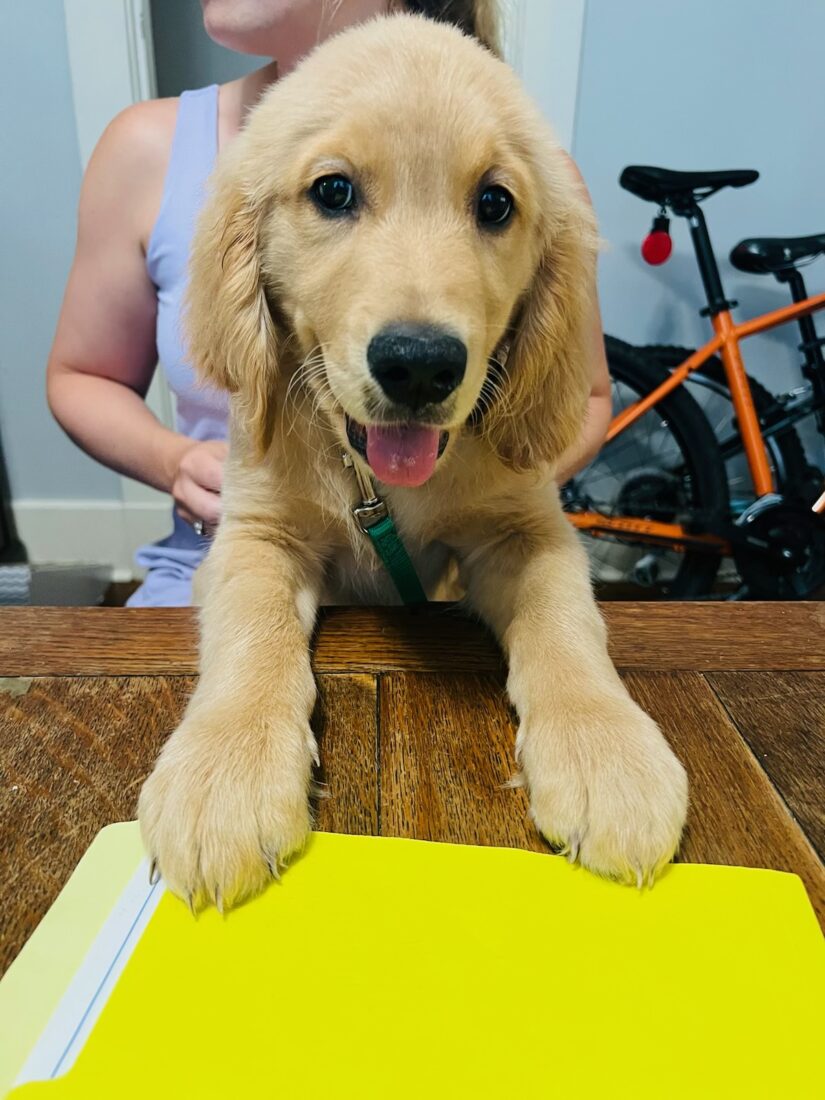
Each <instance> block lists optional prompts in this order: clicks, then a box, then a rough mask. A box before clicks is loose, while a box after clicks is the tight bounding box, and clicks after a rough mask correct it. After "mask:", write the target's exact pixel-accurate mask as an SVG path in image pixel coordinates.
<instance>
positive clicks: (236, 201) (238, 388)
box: [186, 162, 281, 455]
mask: <svg viewBox="0 0 825 1100" xmlns="http://www.w3.org/2000/svg"><path fill="white" fill-rule="evenodd" d="M262 220H263V205H262V204H261V203H260V202H256V201H255V200H254V198H253V197H252V196H251V195H250V194H249V193H248V192H247V191H246V190H245V189H244V188H243V186H242V184H241V181H240V180H239V178H238V176H237V175H236V172H235V169H234V166H233V164H232V162H230V163H229V164H228V165H227V166H226V167H222V168H220V169H219V170H218V173H217V178H216V180H215V185H214V190H213V192H212V194H211V196H210V197H209V199H208V201H207V203H206V205H205V207H204V210H203V213H202V214H201V216H200V219H199V221H198V225H197V229H196V232H195V237H194V240H193V243H192V255H191V260H190V281H189V289H188V292H187V318H186V320H187V330H188V336H189V352H190V355H191V357H192V362H193V365H194V366H195V368H196V370H197V371H198V373H199V374H200V376H201V377H202V378H203V379H204V381H206V382H209V383H211V384H212V385H214V386H218V387H219V388H220V389H225V390H229V392H230V393H231V394H233V395H234V401H233V404H234V405H235V408H236V409H237V411H238V412H239V414H240V415H241V417H242V418H243V420H244V421H245V423H246V426H247V432H248V436H249V438H251V439H252V441H253V444H254V446H255V450H256V452H257V453H258V455H263V454H264V453H265V452H266V450H267V448H268V447H269V444H270V442H271V441H272V433H273V428H274V421H275V397H276V389H277V373H278V358H279V345H280V344H281V339H280V334H279V331H278V328H277V327H276V324H275V322H274V320H273V317H272V313H271V311H270V308H269V303H268V300H267V295H266V288H265V285H264V279H263V275H262V271H261V260H260V239H259V238H260V230H261V223H262Z"/></svg>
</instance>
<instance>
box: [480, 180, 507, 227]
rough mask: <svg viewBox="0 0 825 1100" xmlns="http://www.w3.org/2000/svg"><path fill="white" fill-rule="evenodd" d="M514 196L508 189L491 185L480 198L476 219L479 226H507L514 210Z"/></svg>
mask: <svg viewBox="0 0 825 1100" xmlns="http://www.w3.org/2000/svg"><path fill="white" fill-rule="evenodd" d="M514 205H515V204H514V202H513V196H512V195H511V194H510V192H509V191H508V190H507V188H506V187H499V186H497V185H494V184H491V185H490V186H489V187H485V188H484V190H483V191H482V192H481V194H480V195H479V196H478V206H477V208H476V217H477V218H478V224H479V225H489V226H500V225H505V224H506V223H507V222H508V221H509V220H510V218H511V216H512V213H513V209H514Z"/></svg>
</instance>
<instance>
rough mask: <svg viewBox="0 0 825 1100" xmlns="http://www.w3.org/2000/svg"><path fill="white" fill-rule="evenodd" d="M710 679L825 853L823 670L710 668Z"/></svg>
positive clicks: (791, 806)
mask: <svg viewBox="0 0 825 1100" xmlns="http://www.w3.org/2000/svg"><path fill="white" fill-rule="evenodd" d="M708 681H709V682H710V684H711V686H712V687H713V689H714V691H715V692H716V694H717V695H718V696H719V699H720V700H721V701H722V703H723V704H724V706H725V708H726V710H727V712H728V714H729V716H730V718H731V720H732V721H733V722H735V723H736V726H737V728H738V729H739V730H740V732H741V734H742V736H743V737H744V738H745V740H746V741H747V743H748V744H749V745H750V747H751V749H752V751H753V753H754V756H755V757H756V759H757V760H758V761H759V765H760V767H762V768H763V769H764V770H765V772H766V773H767V774H768V775H769V776H770V778H771V780H772V781H773V783H774V785H775V786H776V788H777V790H778V791H779V793H780V794H781V795H782V797H783V798H784V800H785V802H786V803H787V805H788V808H789V809H790V811H791V813H792V814H793V815H794V817H795V818H796V819H797V820H798V821H799V822H800V824H801V825H802V827H803V829H804V830H805V832H806V833H807V835H808V838H809V840H810V841H811V843H812V844H813V846H814V848H816V850H817V852H818V853H819V856H820V858H821V859H825V791H824V790H823V770H824V769H825V672H714V673H712V674H711V675H709V676H708Z"/></svg>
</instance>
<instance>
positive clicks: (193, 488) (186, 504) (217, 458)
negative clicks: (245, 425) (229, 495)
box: [172, 439, 228, 527]
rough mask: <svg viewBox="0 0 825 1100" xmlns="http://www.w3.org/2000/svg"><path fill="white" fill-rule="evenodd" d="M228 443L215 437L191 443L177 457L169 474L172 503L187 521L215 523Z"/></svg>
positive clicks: (206, 523) (219, 505)
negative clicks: (202, 441) (171, 473)
mask: <svg viewBox="0 0 825 1100" xmlns="http://www.w3.org/2000/svg"><path fill="white" fill-rule="evenodd" d="M227 450H228V448H227V445H226V443H223V442H221V441H220V440H217V439H211V440H208V441H207V442H205V443H192V442H191V441H190V442H189V445H188V446H187V447H185V448H184V450H183V451H182V452H181V454H180V457H179V458H178V463H177V468H176V470H175V472H174V475H173V477H172V496H173V497H174V498H175V507H176V508H177V510H178V512H179V513H180V515H181V516H182V517H183V518H184V519H185V520H186V521H187V523H195V522H196V520H201V522H202V523H203V524H204V525H205V526H206V527H216V526H217V525H218V523H219V522H220V518H221V486H222V485H223V466H224V463H225V461H226V455H227Z"/></svg>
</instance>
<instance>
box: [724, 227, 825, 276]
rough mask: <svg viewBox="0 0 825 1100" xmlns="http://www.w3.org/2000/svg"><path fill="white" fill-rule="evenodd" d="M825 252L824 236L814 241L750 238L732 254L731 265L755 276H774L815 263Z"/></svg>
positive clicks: (815, 235)
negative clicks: (809, 261)
mask: <svg viewBox="0 0 825 1100" xmlns="http://www.w3.org/2000/svg"><path fill="white" fill-rule="evenodd" d="M823 252H825V233H815V234H814V235H813V236H812V237H748V238H747V240H744V241H740V242H739V244H738V245H736V247H735V248H734V249H733V250H732V252H731V254H730V262H731V263H732V264H733V266H734V267H736V268H738V269H739V270H740V271H748V272H750V273H751V274H752V275H775V274H776V272H778V271H788V270H789V269H790V268H794V267H797V266H798V265H799V264H803V263H805V261H806V260H814V259H816V257H817V256H821V255H822V254H823Z"/></svg>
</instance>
